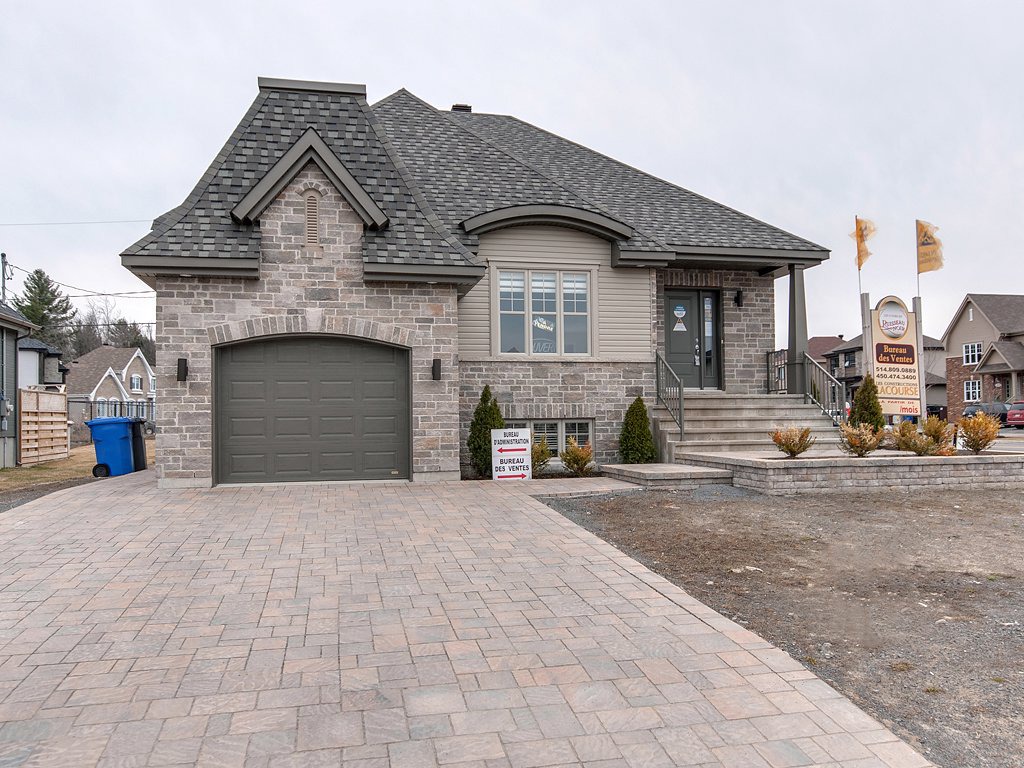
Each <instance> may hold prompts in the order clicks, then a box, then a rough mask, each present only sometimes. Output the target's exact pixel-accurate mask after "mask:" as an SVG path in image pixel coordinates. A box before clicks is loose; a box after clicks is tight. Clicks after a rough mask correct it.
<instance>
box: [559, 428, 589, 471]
mask: <svg viewBox="0 0 1024 768" xmlns="http://www.w3.org/2000/svg"><path fill="white" fill-rule="evenodd" d="M558 458H560V459H561V460H562V465H563V466H564V467H565V468H566V469H567V470H568V471H569V472H571V473H572V474H573V475H575V476H576V477H586V476H587V475H589V474H590V462H591V460H592V459H593V458H594V452H593V450H592V449H591V447H590V446H589V445H584V446H581V445H580V444H579V443H577V442H576V439H575V438H572V437H570V438H569V439H568V440H567V445H566V446H565V450H564V451H562V452H561V453H560V454H558Z"/></svg>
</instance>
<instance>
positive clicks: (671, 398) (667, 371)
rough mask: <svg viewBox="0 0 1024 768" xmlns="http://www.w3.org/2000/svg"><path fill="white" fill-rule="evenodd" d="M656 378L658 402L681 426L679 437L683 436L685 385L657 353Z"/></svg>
mask: <svg viewBox="0 0 1024 768" xmlns="http://www.w3.org/2000/svg"><path fill="white" fill-rule="evenodd" d="M654 371H655V378H656V379H657V398H658V402H659V403H661V404H662V405H663V406H665V408H666V409H668V412H669V413H671V414H672V418H673V419H675V422H676V424H678V425H679V437H680V438H682V436H683V385H682V383H681V382H680V381H679V377H678V376H677V375H676V372H675V371H673V370H672V366H670V365H669V364H668V362H666V360H665V358H664V357H662V356H661V353H660V352H659V353H657V360H656V362H655V368H654Z"/></svg>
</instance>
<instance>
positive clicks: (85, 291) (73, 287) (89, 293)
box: [7, 262, 156, 299]
mask: <svg viewBox="0 0 1024 768" xmlns="http://www.w3.org/2000/svg"><path fill="white" fill-rule="evenodd" d="M7 265H8V266H10V267H13V268H14V269H16V270H18V271H19V272H24V273H25V274H26V275H31V274H32V271H31V270H28V269H25V268H24V267H19V266H18V265H17V264H12V263H11V262H7ZM51 280H53V278H51ZM53 282H54V283H56V284H57V285H59V286H60V287H62V288H70V289H71V290H72V291H82V293H83V294H84V295H81V296H69V297H68V298H70V299H82V298H86V297H91V296H125V297H127V296H129V295H135V294H151V295H156V291H122V292H121V293H103V292H102V291H90V290H89V289H88V288H79V287H78V286H77V285H69V284H67V283H62V282H60V281H59V280H53Z"/></svg>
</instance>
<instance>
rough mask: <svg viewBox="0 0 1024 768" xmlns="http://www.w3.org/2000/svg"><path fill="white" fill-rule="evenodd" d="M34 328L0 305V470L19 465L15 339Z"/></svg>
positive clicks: (9, 308)
mask: <svg viewBox="0 0 1024 768" xmlns="http://www.w3.org/2000/svg"><path fill="white" fill-rule="evenodd" d="M34 330H37V326H35V325H33V324H32V323H30V322H29V320H28V318H26V317H25V316H24V315H23V314H21V312H19V311H18V310H16V309H14V307H9V306H8V305H7V304H4V303H2V302H0V468H2V467H13V466H16V465H17V463H18V414H17V406H18V340H19V339H21V338H24V337H25V336H28V335H29V334H30V333H31V332H32V331H34Z"/></svg>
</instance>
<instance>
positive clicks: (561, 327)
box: [498, 269, 591, 356]
mask: <svg viewBox="0 0 1024 768" xmlns="http://www.w3.org/2000/svg"><path fill="white" fill-rule="evenodd" d="M590 307H591V296H590V273H589V272H570V271H559V270H541V269H531V270H512V269H500V270H498V351H499V352H500V353H502V354H513V355H514V354H527V355H536V356H545V355H588V354H590V347H591V341H590V311H591V310H590Z"/></svg>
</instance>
